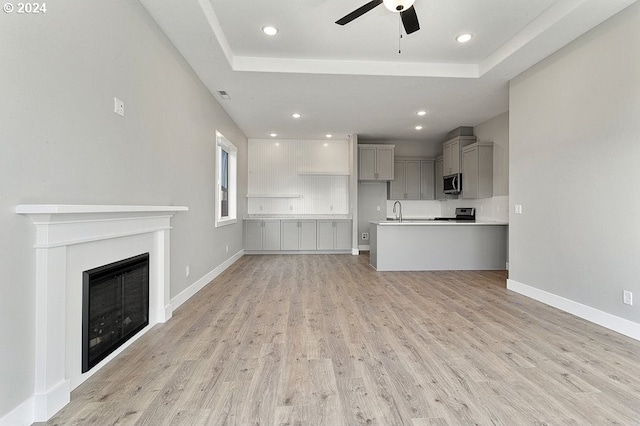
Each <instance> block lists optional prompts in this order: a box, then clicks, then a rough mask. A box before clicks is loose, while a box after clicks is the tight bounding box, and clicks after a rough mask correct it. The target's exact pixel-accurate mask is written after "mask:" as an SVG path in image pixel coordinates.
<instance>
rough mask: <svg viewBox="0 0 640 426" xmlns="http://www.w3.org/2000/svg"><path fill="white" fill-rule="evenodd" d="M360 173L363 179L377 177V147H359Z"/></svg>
mask: <svg viewBox="0 0 640 426" xmlns="http://www.w3.org/2000/svg"><path fill="white" fill-rule="evenodd" d="M358 157H359V161H358V173H359V176H360V179H361V180H374V179H375V178H376V147H364V146H363V147H359V148H358Z"/></svg>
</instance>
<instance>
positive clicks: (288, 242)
mask: <svg viewBox="0 0 640 426" xmlns="http://www.w3.org/2000/svg"><path fill="white" fill-rule="evenodd" d="M281 228H282V238H281V245H280V248H281V249H282V250H315V249H316V221H315V220H283V221H281Z"/></svg>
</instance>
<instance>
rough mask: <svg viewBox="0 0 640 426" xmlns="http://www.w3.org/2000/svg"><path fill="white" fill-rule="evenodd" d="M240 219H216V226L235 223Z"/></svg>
mask: <svg viewBox="0 0 640 426" xmlns="http://www.w3.org/2000/svg"><path fill="white" fill-rule="evenodd" d="M237 222H238V219H235V218H234V219H218V220H216V228H219V227H221V226H227V225H233V224H234V223H237Z"/></svg>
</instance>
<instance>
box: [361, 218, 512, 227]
mask: <svg viewBox="0 0 640 426" xmlns="http://www.w3.org/2000/svg"><path fill="white" fill-rule="evenodd" d="M369 223H371V224H372V225H380V226H422V225H428V226H432V225H435V226H440V225H465V226H469V225H509V223H508V222H505V221H499V220H481V219H476V220H436V219H402V222H400V221H399V220H397V219H387V220H372V221H370V222H369Z"/></svg>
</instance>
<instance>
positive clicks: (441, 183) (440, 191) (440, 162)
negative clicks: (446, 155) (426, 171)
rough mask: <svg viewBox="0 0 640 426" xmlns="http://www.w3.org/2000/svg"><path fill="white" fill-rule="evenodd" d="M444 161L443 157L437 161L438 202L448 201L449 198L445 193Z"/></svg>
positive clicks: (436, 185) (436, 184)
mask: <svg viewBox="0 0 640 426" xmlns="http://www.w3.org/2000/svg"><path fill="white" fill-rule="evenodd" d="M443 168H444V159H443V158H442V157H440V158H437V159H436V164H435V172H434V174H435V180H436V182H435V188H436V194H435V196H436V200H446V199H447V196H446V194H445V193H444V181H443V178H444V170H443Z"/></svg>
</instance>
